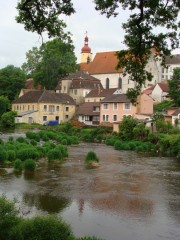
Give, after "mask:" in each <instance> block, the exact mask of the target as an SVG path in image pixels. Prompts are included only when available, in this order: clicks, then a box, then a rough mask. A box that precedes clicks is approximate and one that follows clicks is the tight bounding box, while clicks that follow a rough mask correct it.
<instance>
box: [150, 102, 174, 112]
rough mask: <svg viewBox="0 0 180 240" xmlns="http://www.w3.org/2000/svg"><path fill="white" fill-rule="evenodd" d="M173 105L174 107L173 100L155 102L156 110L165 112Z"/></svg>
mask: <svg viewBox="0 0 180 240" xmlns="http://www.w3.org/2000/svg"><path fill="white" fill-rule="evenodd" d="M171 107H173V103H172V102H171V101H168V100H164V101H163V102H161V103H158V104H154V112H164V111H165V110H167V109H168V108H171Z"/></svg>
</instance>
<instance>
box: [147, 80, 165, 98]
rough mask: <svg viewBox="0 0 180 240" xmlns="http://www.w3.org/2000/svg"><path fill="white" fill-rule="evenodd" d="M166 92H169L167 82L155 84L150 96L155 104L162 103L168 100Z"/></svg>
mask: <svg viewBox="0 0 180 240" xmlns="http://www.w3.org/2000/svg"><path fill="white" fill-rule="evenodd" d="M168 92H169V85H168V82H167V81H163V82H161V83H157V84H156V85H155V87H154V88H153V90H152V92H151V94H150V96H151V97H152V98H153V99H154V100H155V101H156V102H162V101H164V100H168V99H169V98H168Z"/></svg>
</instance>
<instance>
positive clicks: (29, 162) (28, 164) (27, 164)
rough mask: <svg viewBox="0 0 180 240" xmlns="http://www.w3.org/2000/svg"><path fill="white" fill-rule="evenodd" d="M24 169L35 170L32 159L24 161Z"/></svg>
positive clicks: (34, 163)
mask: <svg viewBox="0 0 180 240" xmlns="http://www.w3.org/2000/svg"><path fill="white" fill-rule="evenodd" d="M24 169H25V170H29V171H34V170H35V169H36V162H35V161H34V160H33V159H26V160H25V161H24Z"/></svg>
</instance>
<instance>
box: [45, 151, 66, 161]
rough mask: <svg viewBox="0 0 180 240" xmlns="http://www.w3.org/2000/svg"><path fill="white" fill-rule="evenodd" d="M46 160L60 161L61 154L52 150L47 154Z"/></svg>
mask: <svg viewBox="0 0 180 240" xmlns="http://www.w3.org/2000/svg"><path fill="white" fill-rule="evenodd" d="M47 157H48V160H49V161H50V160H62V153H61V151H59V150H58V149H52V150H50V151H49V152H48V154H47Z"/></svg>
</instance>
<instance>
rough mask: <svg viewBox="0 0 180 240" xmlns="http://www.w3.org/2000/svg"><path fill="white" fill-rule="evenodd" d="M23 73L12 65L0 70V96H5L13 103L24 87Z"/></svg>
mask: <svg viewBox="0 0 180 240" xmlns="http://www.w3.org/2000/svg"><path fill="white" fill-rule="evenodd" d="M25 79H26V75H25V73H24V72H23V71H22V70H21V69H20V68H17V67H14V66H13V65H9V66H7V67H5V68H2V69H0V96H2V95H3V96H6V97H7V98H8V99H9V100H10V101H13V100H14V99H15V98H16V97H17V96H18V94H19V91H20V90H21V88H23V87H24V86H25Z"/></svg>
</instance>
